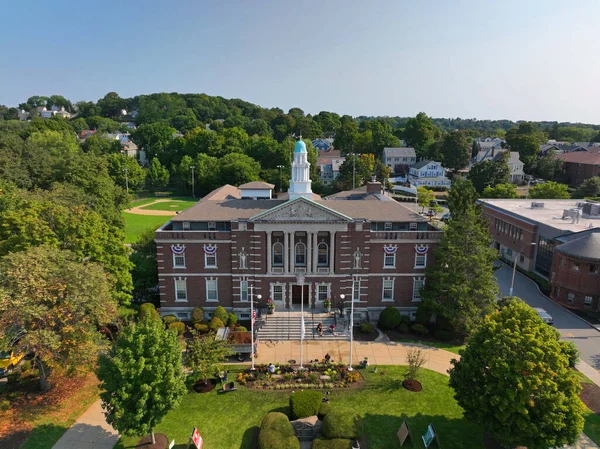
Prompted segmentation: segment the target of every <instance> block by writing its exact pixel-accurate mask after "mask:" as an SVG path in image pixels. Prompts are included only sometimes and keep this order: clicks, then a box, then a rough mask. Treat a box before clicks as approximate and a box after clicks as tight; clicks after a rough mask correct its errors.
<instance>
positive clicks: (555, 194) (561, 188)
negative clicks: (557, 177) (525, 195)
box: [529, 181, 571, 200]
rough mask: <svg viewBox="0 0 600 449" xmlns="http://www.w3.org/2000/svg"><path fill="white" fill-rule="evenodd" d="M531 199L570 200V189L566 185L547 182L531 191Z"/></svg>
mask: <svg viewBox="0 0 600 449" xmlns="http://www.w3.org/2000/svg"><path fill="white" fill-rule="evenodd" d="M529 197H530V198H532V199H546V200H549V199H569V198H571V196H570V195H569V189H568V187H567V186H566V185H565V184H559V183H558V182H552V181H547V182H545V183H543V184H538V185H536V186H533V187H532V188H531V189H529Z"/></svg>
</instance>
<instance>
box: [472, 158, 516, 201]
mask: <svg viewBox="0 0 600 449" xmlns="http://www.w3.org/2000/svg"><path fill="white" fill-rule="evenodd" d="M509 157H510V153H509V152H508V151H505V152H504V153H501V154H500V155H498V157H495V158H494V159H492V160H485V161H482V162H478V163H477V164H475V165H473V167H471V170H469V174H468V175H467V178H468V179H469V180H470V181H471V182H472V183H473V186H474V187H475V190H477V193H482V192H483V190H484V189H485V188H486V187H494V186H496V185H497V184H507V183H509V182H510V168H509V167H508V158H509Z"/></svg>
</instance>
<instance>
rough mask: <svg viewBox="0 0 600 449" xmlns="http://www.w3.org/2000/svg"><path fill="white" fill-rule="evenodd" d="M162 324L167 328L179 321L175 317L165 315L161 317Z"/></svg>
mask: <svg viewBox="0 0 600 449" xmlns="http://www.w3.org/2000/svg"><path fill="white" fill-rule="evenodd" d="M162 320H163V323H165V326H169V324H171V323H174V322H176V321H179V320H178V319H177V317H176V316H175V315H165V316H163V317H162Z"/></svg>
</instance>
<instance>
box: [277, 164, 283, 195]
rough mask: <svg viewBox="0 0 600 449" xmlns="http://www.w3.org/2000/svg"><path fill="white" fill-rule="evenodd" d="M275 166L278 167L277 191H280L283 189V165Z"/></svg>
mask: <svg viewBox="0 0 600 449" xmlns="http://www.w3.org/2000/svg"><path fill="white" fill-rule="evenodd" d="M277 168H278V169H279V193H281V192H282V191H283V172H282V169H283V165H278V166H277Z"/></svg>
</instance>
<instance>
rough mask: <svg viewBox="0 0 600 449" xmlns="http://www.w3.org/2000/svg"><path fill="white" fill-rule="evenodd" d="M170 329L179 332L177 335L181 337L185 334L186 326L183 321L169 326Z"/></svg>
mask: <svg viewBox="0 0 600 449" xmlns="http://www.w3.org/2000/svg"><path fill="white" fill-rule="evenodd" d="M168 327H169V329H175V330H176V331H177V335H179V336H181V335H183V333H184V332H185V324H184V323H182V322H181V321H175V322H174V323H171V324H169V326H168Z"/></svg>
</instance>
